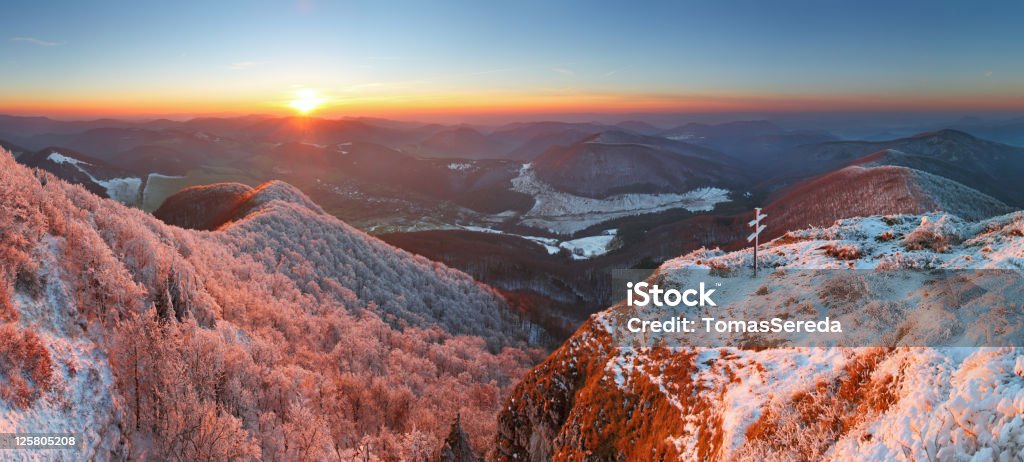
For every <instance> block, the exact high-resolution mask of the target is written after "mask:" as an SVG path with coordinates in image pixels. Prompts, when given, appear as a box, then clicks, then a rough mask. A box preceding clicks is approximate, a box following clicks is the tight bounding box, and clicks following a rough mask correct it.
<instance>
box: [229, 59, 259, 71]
mask: <svg viewBox="0 0 1024 462" xmlns="http://www.w3.org/2000/svg"><path fill="white" fill-rule="evenodd" d="M261 64H263V63H262V62H259V61H239V62H237V63H231V64H229V65H228V69H231V70H235V71H244V70H246V69H252V68H254V67H256V66H259V65H261Z"/></svg>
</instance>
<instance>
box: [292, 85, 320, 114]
mask: <svg viewBox="0 0 1024 462" xmlns="http://www.w3.org/2000/svg"><path fill="white" fill-rule="evenodd" d="M323 104H324V99H323V98H321V97H320V95H318V94H317V92H316V90H309V89H306V90H299V91H297V92H295V99H293V100H291V101H290V102H288V105H289V106H291V107H292V109H295V110H296V111H298V112H299V114H302V115H308V114H310V113H312V112H313V111H315V110H317V108H319V107H320V106H322V105H323Z"/></svg>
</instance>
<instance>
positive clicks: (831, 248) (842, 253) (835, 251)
mask: <svg viewBox="0 0 1024 462" xmlns="http://www.w3.org/2000/svg"><path fill="white" fill-rule="evenodd" d="M821 249H822V250H824V251H825V255H828V256H830V257H832V258H835V259H838V260H857V259H859V258H860V257H861V256H862V254H861V251H860V247H858V246H857V245H856V244H831V243H830V244H826V245H825V246H824V247H822V248H821Z"/></svg>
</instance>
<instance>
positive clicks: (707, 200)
mask: <svg viewBox="0 0 1024 462" xmlns="http://www.w3.org/2000/svg"><path fill="white" fill-rule="evenodd" d="M512 190H513V191H516V192H520V193H523V194H528V195H529V196H531V197H533V199H534V205H533V208H531V209H530V210H529V211H527V212H526V213H525V214H524V215H523V216H522V218H521V220H520V223H521V224H523V225H526V226H530V227H534V228H540V229H546V230H549V231H551V232H553V233H558V234H572V233H575V232H579V231H582V230H584V229H587V228H589V227H591V226H594V225H596V224H598V223H602V222H605V221H608V220H614V219H616V218H622V217H627V216H635V215H642V214H646V213H655V212H662V211H665V210H671V209H680V208H681V209H686V210H689V211H691V212H706V211H711V210H713V209H714V208H715V205H716V204H719V203H722V202H727V201H728V200H729V197H728V195H729V191H726V190H724V189H719V188H700V189H695V190H693V191H689V192H687V193H684V194H619V195H615V196H611V197H608V198H605V199H595V198H592V197H582V196H577V195H574V194H569V193H565V192H561V191H556V190H555V189H554V188H552V187H551V186H550V185H548V184H546V183H544V182H543V181H541V180H540V179H538V178H537V176H536V173H535V172H534V171H533V170H532V168H531V167H530V164H525V165H523V167H522V169H520V172H519V176H518V177H516V178H514V179H512Z"/></svg>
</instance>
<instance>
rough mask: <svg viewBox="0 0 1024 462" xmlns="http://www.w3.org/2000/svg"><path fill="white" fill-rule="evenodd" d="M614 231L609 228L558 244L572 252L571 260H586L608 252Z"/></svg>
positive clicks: (613, 237)
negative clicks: (593, 234)
mask: <svg viewBox="0 0 1024 462" xmlns="http://www.w3.org/2000/svg"><path fill="white" fill-rule="evenodd" d="M615 231H616V230H614V229H610V230H608V231H605V232H604V233H603V234H600V235H597V236H587V237H581V238H579V239H573V240H571V241H565V242H562V243H560V244H558V246H559V247H561V248H563V249H566V250H568V251H569V253H571V254H572V259H573V260H586V259H588V258H593V257H597V256H600V255H604V254H606V253H608V250H609V247H610V246H611V243H612V241H614V240H615Z"/></svg>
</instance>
